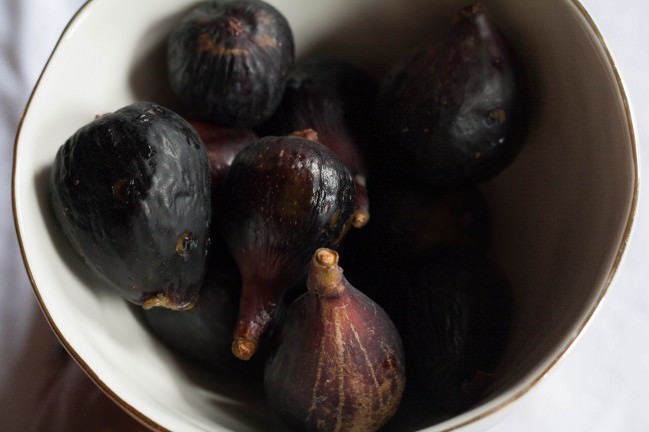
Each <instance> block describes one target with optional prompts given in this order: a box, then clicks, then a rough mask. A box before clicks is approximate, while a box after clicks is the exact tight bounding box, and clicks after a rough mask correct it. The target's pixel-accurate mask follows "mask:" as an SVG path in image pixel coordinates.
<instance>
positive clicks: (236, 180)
mask: <svg viewBox="0 0 649 432" xmlns="http://www.w3.org/2000/svg"><path fill="white" fill-rule="evenodd" d="M222 210H223V211H222V213H221V216H220V223H219V224H220V227H221V233H222V235H223V237H224V239H225V242H226V244H227V245H228V248H229V250H230V252H231V253H232V255H233V257H234V259H235V260H236V262H237V265H238V267H239V271H240V272H241V277H242V294H241V301H240V305H239V318H238V322H237V325H236V327H235V331H234V338H233V344H232V351H233V353H234V354H235V356H237V357H239V358H240V359H242V360H247V359H249V358H250V357H251V356H252V355H253V354H254V352H255V350H256V348H257V345H258V344H259V341H260V338H261V336H262V335H263V334H264V332H265V331H266V329H267V328H268V325H269V324H270V322H271V321H272V319H273V316H274V315H275V313H276V310H277V307H278V305H279V303H280V302H281V301H282V299H283V297H284V295H285V294H286V293H287V291H289V290H290V289H292V288H294V287H295V286H297V285H298V283H299V282H300V281H301V280H302V279H303V277H304V276H305V274H306V270H307V267H308V263H309V260H310V258H311V256H312V255H313V252H314V251H315V250H316V249H317V248H318V247H321V246H328V247H337V245H338V244H339V243H340V241H341V240H342V238H343V236H344V235H345V234H346V232H347V230H348V227H349V221H350V218H351V215H352V213H353V210H354V183H353V180H352V176H351V174H350V172H349V170H348V169H347V168H346V167H345V165H344V164H343V163H342V161H341V160H340V159H339V158H338V157H337V156H336V155H335V154H334V153H332V152H331V150H329V149H328V148H326V147H325V146H323V145H321V144H319V143H317V142H313V141H310V140H307V139H304V138H300V137H296V136H285V137H271V136H268V137H264V138H261V139H260V140H259V141H257V142H256V143H253V144H251V145H249V146H248V147H246V148H245V149H244V150H242V151H241V152H240V153H239V154H238V155H237V156H236V157H235V159H234V162H233V163H232V166H231V167H230V172H229V173H228V176H227V178H226V181H225V184H224V194H223V206H222Z"/></svg>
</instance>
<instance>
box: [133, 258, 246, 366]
mask: <svg viewBox="0 0 649 432" xmlns="http://www.w3.org/2000/svg"><path fill="white" fill-rule="evenodd" d="M210 255H211V256H210V257H208V265H207V270H206V274H205V281H204V283H203V286H202V287H201V290H200V295H199V297H198V301H197V302H196V305H195V306H194V307H193V308H192V309H191V310H187V311H173V310H169V309H162V308H155V309H150V310H144V309H140V310H141V312H140V315H141V316H142V318H143V320H144V323H145V325H146V327H147V328H148V329H149V330H150V331H151V332H152V333H153V334H154V335H155V336H156V337H157V338H158V339H159V340H160V341H161V342H162V343H163V344H165V345H166V346H167V347H168V348H169V349H171V350H172V351H173V352H175V353H176V354H178V355H180V356H181V357H183V358H185V359H187V360H189V361H192V362H195V363H197V364H198V365H200V366H202V367H204V368H205V369H208V370H213V371H231V370H234V369H236V368H237V367H238V366H239V363H240V362H237V361H236V359H235V358H234V357H233V356H232V353H231V351H230V345H231V343H232V330H233V329H234V324H235V322H236V319H237V310H238V304H239V295H240V291H241V277H240V276H239V271H238V270H237V267H236V263H235V262H234V260H232V258H230V257H229V256H227V254H221V255H222V256H221V257H218V258H215V257H214V256H212V252H210Z"/></svg>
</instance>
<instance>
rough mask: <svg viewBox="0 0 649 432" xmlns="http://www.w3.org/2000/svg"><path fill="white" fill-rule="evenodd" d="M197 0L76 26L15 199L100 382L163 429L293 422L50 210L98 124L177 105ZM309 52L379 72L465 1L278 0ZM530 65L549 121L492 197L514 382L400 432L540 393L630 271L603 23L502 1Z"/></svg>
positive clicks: (104, 4) (628, 217) (21, 149)
mask: <svg viewBox="0 0 649 432" xmlns="http://www.w3.org/2000/svg"><path fill="white" fill-rule="evenodd" d="M192 3H193V1H189V0H164V1H160V0H139V1H138V2H132V1H128V0H91V1H88V2H87V3H86V4H85V5H84V6H83V7H82V8H81V9H80V10H79V11H78V13H77V14H76V15H75V16H74V18H73V19H72V20H71V22H70V23H69V24H68V26H67V27H66V29H65V31H64V33H63V35H62V36H61V38H60V40H59V41H58V44H57V45H56V48H55V50H54V51H53V53H52V55H51V57H50V59H49V61H48V63H47V65H46V67H45V69H44V70H43V72H42V74H41V76H40V79H39V80H38V83H37V85H36V87H35V89H34V92H33V94H32V96H31V98H30V100H29V103H28V105H27V109H26V111H25V113H24V116H23V118H22V121H21V124H20V127H19V130H18V133H17V137H16V144H15V153H14V167H13V206H14V217H15V224H16V227H17V234H18V237H19V241H20V246H21V249H22V254H23V258H24V262H25V266H26V268H27V271H28V274H29V276H30V279H31V282H32V284H33V287H34V292H35V294H36V297H37V298H38V301H39V302H40V305H41V307H42V310H43V312H44V314H45V315H46V316H47V319H48V320H49V322H50V324H51V326H52V328H53V329H54V331H55V332H56V334H57V336H58V337H59V339H60V340H61V342H62V343H63V345H64V346H65V347H66V348H67V350H68V351H69V352H70V354H71V355H72V357H73V358H74V359H75V360H76V361H77V362H78V363H79V364H80V365H81V367H82V368H83V369H84V370H85V371H86V373H87V374H88V375H89V376H90V377H91V378H92V379H93V380H94V381H95V383H96V384H97V385H98V386H99V387H101V389H103V390H104V391H105V392H106V393H107V394H108V395H109V396H110V397H111V398H112V399H113V400H114V401H115V402H117V403H118V404H119V405H120V406H121V407H122V408H123V409H125V410H126V411H128V412H129V413H130V414H132V415H133V416H134V417H135V418H137V419H138V420H140V421H141V422H142V423H143V424H145V425H147V426H149V427H150V428H151V429H154V430H183V431H206V430H237V431H255V430H283V426H282V425H281V423H280V422H279V421H278V420H277V418H276V417H275V416H274V415H273V414H272V413H270V412H269V410H268V409H267V408H266V405H265V403H264V398H263V395H261V394H260V393H259V392H258V391H256V390H255V389H253V388H249V387H247V386H241V385H237V384H236V383H233V382H231V381H230V380H229V379H227V378H225V377H219V378H215V377H213V376H207V375H205V374H201V372H200V371H196V370H193V369H192V368H191V367H189V366H188V365H186V364H184V363H183V362H182V361H180V360H179V359H177V358H176V357H175V356H174V355H173V354H171V353H170V352H169V351H168V350H167V349H166V348H164V347H163V346H161V345H160V344H159V343H158V342H157V340H156V339H155V338H154V337H152V336H151V335H150V334H149V333H148V332H147V331H146V330H145V329H144V328H143V326H141V325H140V323H139V321H138V320H137V319H136V317H135V316H134V315H133V314H132V313H131V311H130V309H129V307H128V306H127V304H126V303H125V302H124V301H122V300H121V299H120V298H118V297H117V296H116V295H113V294H111V293H109V292H107V291H106V290H103V289H102V282H101V281H100V280H99V279H98V278H97V277H96V276H95V275H94V274H92V273H91V272H90V271H89V270H87V269H86V268H85V266H84V265H83V264H82V262H81V261H80V260H79V259H78V258H77V257H76V256H75V254H74V253H73V251H72V249H71V248H70V247H69V246H68V244H67V241H66V239H65V238H63V237H62V235H61V233H60V232H59V229H58V226H57V224H56V222H55V220H54V218H53V215H52V213H51V210H50V208H49V205H48V200H47V192H46V190H47V179H48V173H49V170H50V166H51V164H52V161H53V159H54V155H55V152H56V151H57V149H58V148H59V146H60V145H61V144H62V143H63V142H64V141H65V140H66V139H67V138H68V137H69V136H70V135H71V134H72V133H73V132H74V131H76V129H78V128H79V127H80V126H81V125H83V124H85V123H87V122H89V121H90V120H92V119H93V118H94V116H95V115H96V114H101V113H105V112H109V111H113V110H115V109H117V108H120V107H122V106H124V105H126V104H128V103H130V102H133V101H135V100H147V99H148V100H154V101H157V102H160V103H163V104H164V103H166V102H171V99H170V96H169V92H168V90H167V84H166V78H165V72H164V63H163V61H164V40H165V37H166V35H167V34H168V32H169V30H170V28H171V26H172V25H173V24H174V23H175V22H176V21H177V20H178V19H179V17H180V16H181V15H182V14H183V13H184V12H185V11H186V10H187V9H188V7H190V6H191V5H192ZM272 3H273V4H274V5H275V6H276V7H277V8H278V9H279V10H280V11H281V12H282V13H284V14H285V15H286V17H287V18H288V20H289V22H290V23H291V25H292V28H293V31H294V34H295V39H296V44H297V55H298V56H304V55H307V54H309V53H324V54H335V55H336V56H338V57H342V58H346V59H349V60H351V61H352V62H354V63H356V64H359V65H363V66H364V67H366V68H367V69H368V70H369V71H371V72H372V73H373V74H375V75H376V76H377V77H378V76H380V74H381V72H382V71H384V70H385V68H386V67H387V65H389V64H390V63H391V61H393V59H394V58H395V57H396V56H397V55H398V54H399V53H400V52H402V51H403V50H404V49H407V48H408V47H409V44H410V41H412V40H413V39H415V38H417V37H420V36H421V35H423V34H427V33H428V34H432V35H434V34H436V32H437V31H438V30H437V29H441V28H444V26H445V25H446V23H447V22H448V20H449V19H450V17H451V16H452V15H453V14H454V13H455V11H457V10H458V9H459V8H460V7H462V6H464V5H465V2H463V1H460V0H441V1H436V2H427V1H417V0H405V1H404V0H356V1H353V2H350V1H345V0H332V1H328V2H321V1H316V0H300V1H298V0H274V1H272ZM484 3H485V4H486V6H487V7H488V9H489V10H490V11H491V13H492V15H493V16H494V18H495V19H496V22H497V23H498V25H499V26H500V28H501V29H502V31H503V33H504V34H505V36H506V37H507V38H508V39H509V40H510V41H511V42H512V44H513V46H514V49H515V50H516V52H517V53H518V55H519V57H520V59H521V61H522V63H523V65H524V67H525V70H526V72H527V75H528V78H529V82H530V88H531V99H532V101H533V104H532V110H533V113H532V120H531V125H530V131H529V136H528V139H527V143H526V145H525V147H524V149H523V151H522V152H521V153H520V155H519V156H518V158H517V159H516V160H515V162H514V163H513V164H512V165H511V166H510V167H509V168H508V169H506V170H505V171H504V172H503V173H501V174H500V175H499V176H498V177H497V178H495V179H494V180H491V181H489V182H487V183H484V184H483V185H482V186H481V188H482V189H483V191H484V193H485V195H486V197H487V200H488V202H489V206H490V209H491V212H492V220H493V231H494V233H493V237H494V250H493V256H494V259H495V260H496V261H498V262H499V263H500V264H501V265H502V266H503V267H504V269H505V271H506V273H507V274H508V276H509V278H510V280H511V283H512V285H513V288H514V316H513V330H512V334H511V338H510V341H509V343H508V345H507V349H506V352H505V353H504V356H503V359H502V361H501V362H500V365H499V367H498V370H497V376H498V379H497V382H496V383H495V386H494V387H493V389H492V391H491V392H489V394H487V395H486V396H485V397H484V398H483V399H482V400H481V401H480V402H479V403H478V404H477V405H475V406H474V407H472V408H471V409H470V410H468V411H466V412H463V413H461V414H459V415H456V416H453V417H450V418H444V419H422V418H414V417H413V418H405V419H400V420H399V423H397V424H396V425H395V429H397V430H411V429H421V428H424V429H426V430H429V431H446V430H457V429H461V430H465V429H466V430H479V429H482V428H484V427H486V426H488V425H491V424H492V423H493V422H494V421H496V420H497V419H498V417H499V415H500V414H502V413H506V412H507V411H508V410H509V409H510V408H514V407H515V402H516V401H517V400H518V399H519V398H520V397H521V396H522V395H524V394H525V393H526V392H528V391H529V390H530V389H531V388H532V387H533V386H534V385H535V384H537V383H538V382H539V381H540V380H541V379H542V378H543V377H544V376H545V375H546V374H547V373H548V372H549V371H551V370H552V368H553V367H554V366H555V365H556V364H557V362H558V361H559V360H560V359H561V358H562V357H563V356H564V355H565V354H566V352H567V351H568V350H569V348H570V347H571V346H572V345H573V344H574V342H575V341H576V340H577V338H578V337H579V335H580V334H582V333H583V331H584V330H585V328H586V326H587V324H588V322H589V321H590V320H591V318H593V316H594V314H595V312H596V310H597V308H598V306H599V304H600V303H601V301H602V299H603V298H604V296H605V294H606V292H607V290H608V288H609V286H610V285H611V281H612V279H613V276H614V275H615V272H616V270H617V268H618V267H619V265H620V260H621V259H622V256H623V252H624V249H625V246H626V243H627V241H628V239H629V236H630V232H631V227H632V221H633V218H634V213H635V208H636V201H637V196H638V158H637V154H636V140H635V133H634V128H633V123H632V116H631V112H630V108H629V102H628V99H627V96H626V95H625V92H624V88H623V85H622V81H621V78H620V76H619V73H618V71H617V69H616V67H615V64H614V62H613V60H612V57H611V54H610V53H609V52H608V50H607V48H606V44H605V42H604V39H603V37H602V36H601V34H600V33H599V31H598V30H597V28H596V26H595V24H594V23H593V21H592V20H591V18H590V17H589V16H588V14H587V12H586V11H585V10H584V8H583V6H582V5H581V4H579V3H578V2H577V1H576V0H546V1H543V2H520V1H516V0H484Z"/></svg>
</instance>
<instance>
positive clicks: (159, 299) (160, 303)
mask: <svg viewBox="0 0 649 432" xmlns="http://www.w3.org/2000/svg"><path fill="white" fill-rule="evenodd" d="M194 304H195V302H188V303H181V304H178V303H176V302H174V301H173V300H172V299H170V298H169V297H168V296H167V295H166V294H165V293H158V294H156V295H154V296H152V297H149V298H147V299H145V300H144V301H143V302H142V309H144V310H149V309H153V308H154V307H161V308H165V309H171V310H175V311H185V310H190V309H192V308H193V307H194Z"/></svg>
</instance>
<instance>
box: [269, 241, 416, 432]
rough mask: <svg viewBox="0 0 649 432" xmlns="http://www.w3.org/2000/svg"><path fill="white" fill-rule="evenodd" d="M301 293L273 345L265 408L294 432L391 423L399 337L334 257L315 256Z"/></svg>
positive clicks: (401, 380) (400, 374) (397, 396)
mask: <svg viewBox="0 0 649 432" xmlns="http://www.w3.org/2000/svg"><path fill="white" fill-rule="evenodd" d="M307 288H308V291H307V293H305V294H304V295H302V296H301V297H299V298H298V299H297V300H296V301H295V302H294V303H292V304H291V306H290V307H289V309H288V311H287V314H286V317H285V319H284V320H283V321H282V322H281V323H280V324H279V328H278V330H277V332H276V334H275V338H273V342H274V344H275V343H276V347H275V348H274V349H271V353H270V355H269V357H268V360H267V362H266V368H265V371H264V386H265V389H266V394H267V399H268V403H269V404H270V406H271V407H272V408H273V409H274V410H275V411H276V412H277V413H278V414H279V415H280V416H281V417H282V418H283V419H284V420H285V421H286V422H287V423H288V424H289V425H291V426H292V427H294V428H295V429H296V430H300V431H334V430H335V431H359V432H363V431H375V430H377V429H379V428H380V427H381V426H382V425H383V424H385V422H387V421H388V420H389V419H390V418H391V417H392V416H393V414H394V413H395V411H396V410H397V408H398V406H399V403H400V400H401V396H402V393H403V389H404V386H405V370H404V355H403V351H402V345H401V340H400V338H399V335H398V333H397V331H396V329H395V327H394V325H393V324H392V321H390V318H389V317H388V315H387V314H386V313H385V312H384V311H383V310H382V309H381V308H380V307H379V306H378V305H377V304H376V303H374V302H373V301H372V300H371V299H369V298H368V297H367V296H365V295H364V294H363V293H361V292H360V291H358V290H357V289H356V288H354V287H353V286H352V285H350V283H349V282H348V281H347V279H346V278H345V277H344V276H343V274H342V269H341V268H340V267H339V266H338V254H337V253H336V252H334V251H332V250H328V249H318V250H317V251H316V253H315V255H314V257H313V260H312V262H311V266H310V270H309V275H308V279H307Z"/></svg>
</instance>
